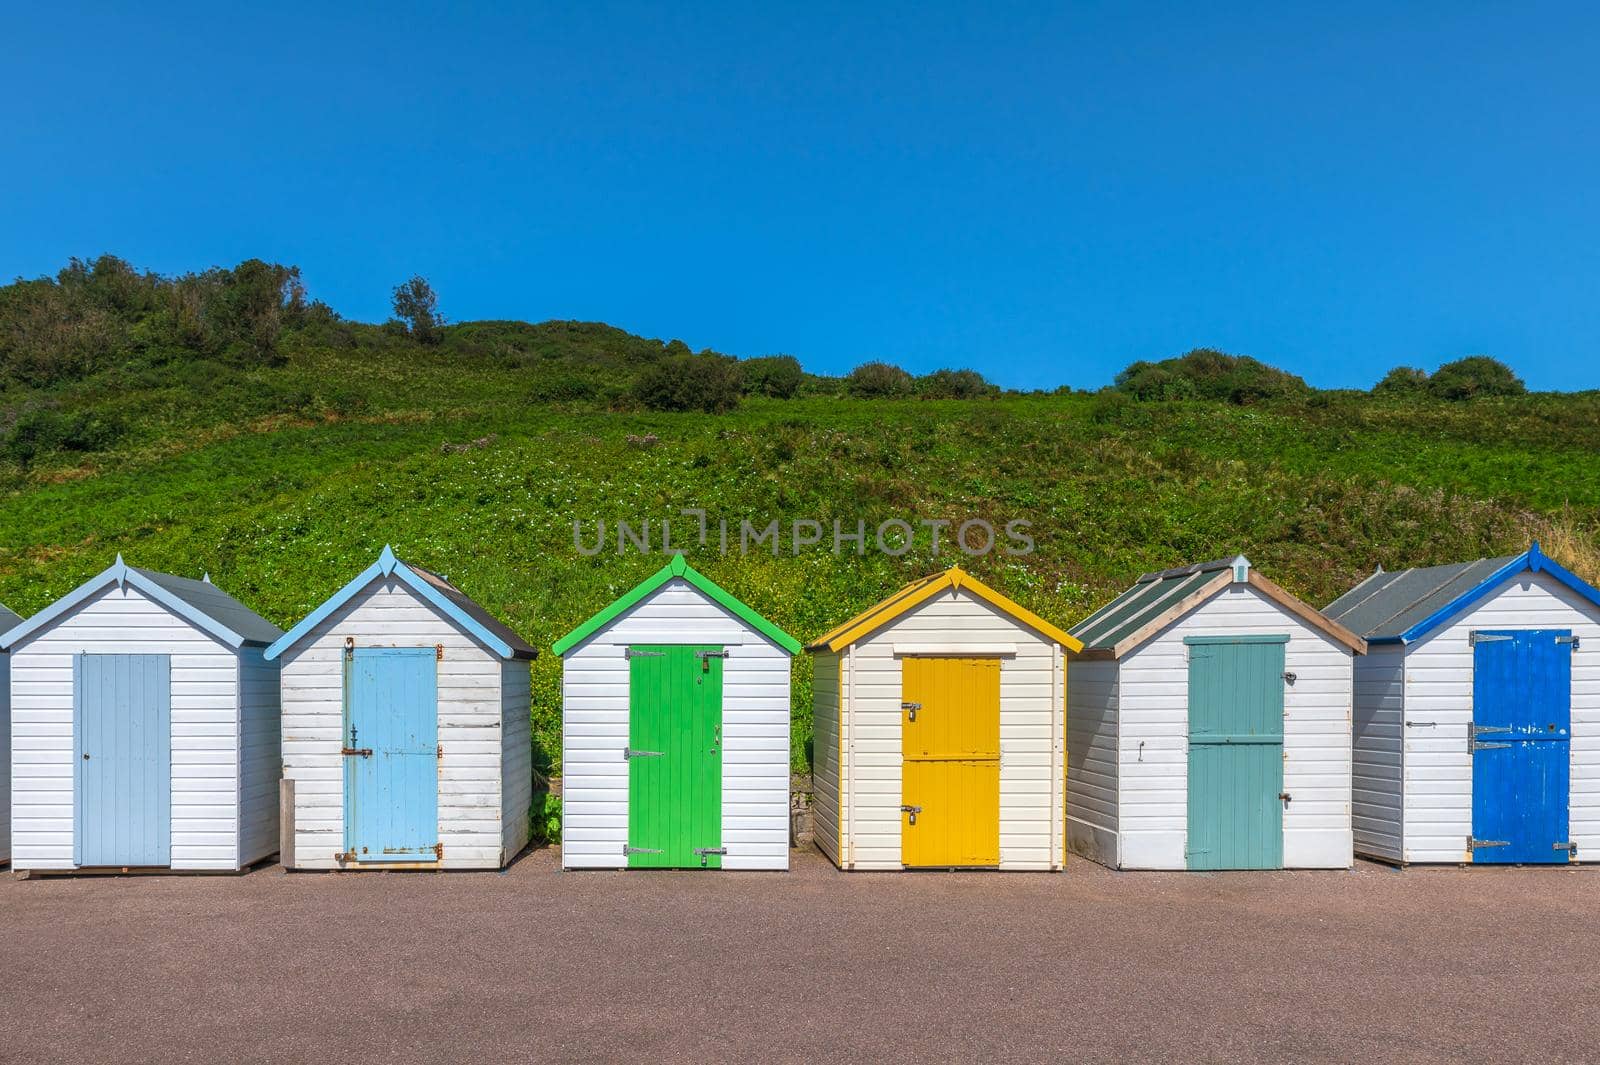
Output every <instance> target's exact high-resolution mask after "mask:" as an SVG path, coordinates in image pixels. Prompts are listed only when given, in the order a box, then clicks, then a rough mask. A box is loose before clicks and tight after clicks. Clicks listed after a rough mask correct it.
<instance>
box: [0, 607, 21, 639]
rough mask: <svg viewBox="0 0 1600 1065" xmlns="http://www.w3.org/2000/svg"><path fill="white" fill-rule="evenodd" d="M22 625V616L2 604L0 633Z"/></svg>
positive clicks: (0, 609)
mask: <svg viewBox="0 0 1600 1065" xmlns="http://www.w3.org/2000/svg"><path fill="white" fill-rule="evenodd" d="M20 624H22V615H21V614H19V613H17V612H16V611H15V610H12V609H11V608H10V607H8V606H6V605H5V604H4V603H0V632H4V631H6V630H7V629H9V628H11V627H12V626H13V625H20Z"/></svg>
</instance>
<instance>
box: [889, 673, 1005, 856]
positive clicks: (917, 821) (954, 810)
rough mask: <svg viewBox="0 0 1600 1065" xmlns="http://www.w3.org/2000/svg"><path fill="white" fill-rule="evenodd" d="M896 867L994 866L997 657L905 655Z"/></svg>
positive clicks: (997, 845) (997, 793)
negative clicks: (898, 865)
mask: <svg viewBox="0 0 1600 1065" xmlns="http://www.w3.org/2000/svg"><path fill="white" fill-rule="evenodd" d="M900 692H901V708H900V737H901V738H900V751H901V785H900V787H901V802H902V809H901V813H900V840H901V843H900V851H901V863H902V864H903V865H905V866H907V867H911V868H993V867H995V866H998V865H999V864H1000V660H999V659H998V658H989V657H985V658H972V657H955V656H951V657H932V656H928V657H923V656H916V657H907V658H905V659H902V661H901V666H900Z"/></svg>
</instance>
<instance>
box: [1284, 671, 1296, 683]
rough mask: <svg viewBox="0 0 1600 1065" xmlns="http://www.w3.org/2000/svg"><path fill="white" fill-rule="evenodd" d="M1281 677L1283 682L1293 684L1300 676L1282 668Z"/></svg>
mask: <svg viewBox="0 0 1600 1065" xmlns="http://www.w3.org/2000/svg"><path fill="white" fill-rule="evenodd" d="M1283 679H1284V683H1286V684H1293V683H1294V682H1295V681H1297V680H1299V679H1300V676H1299V674H1297V673H1294V672H1291V671H1289V670H1284V672H1283Z"/></svg>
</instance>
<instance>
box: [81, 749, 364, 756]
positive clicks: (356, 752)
mask: <svg viewBox="0 0 1600 1065" xmlns="http://www.w3.org/2000/svg"><path fill="white" fill-rule="evenodd" d="M339 753H340V754H342V755H344V756H345V757H347V758H371V757H372V748H371V747H340V748H339ZM84 757H85V758H87V757H88V755H85V756H84Z"/></svg>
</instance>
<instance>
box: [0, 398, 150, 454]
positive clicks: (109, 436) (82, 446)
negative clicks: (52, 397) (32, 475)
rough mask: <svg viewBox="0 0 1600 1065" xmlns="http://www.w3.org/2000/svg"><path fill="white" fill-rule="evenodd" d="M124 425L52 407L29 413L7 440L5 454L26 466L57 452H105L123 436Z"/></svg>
mask: <svg viewBox="0 0 1600 1065" xmlns="http://www.w3.org/2000/svg"><path fill="white" fill-rule="evenodd" d="M122 432H123V429H122V425H121V424H120V423H119V422H117V421H115V420H114V419H112V418H109V417H104V416H101V415H97V414H93V413H91V412H89V411H74V412H72V413H71V414H67V413H64V412H62V411H59V410H55V409H53V408H50V407H38V408H35V409H33V410H30V411H27V412H26V413H24V414H23V415H22V416H21V417H19V418H18V419H17V423H16V424H15V425H14V426H12V427H11V433H10V435H9V436H8V437H7V438H6V443H5V450H6V454H7V455H9V456H10V457H11V458H13V459H15V460H16V461H17V462H19V463H21V464H22V465H24V466H26V465H28V464H29V463H31V462H33V461H34V460H35V459H37V458H39V457H40V456H42V455H47V454H50V453H52V452H56V451H103V450H105V449H106V448H108V447H110V446H111V445H112V444H114V443H116V442H117V439H118V438H119V437H121V436H122Z"/></svg>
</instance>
